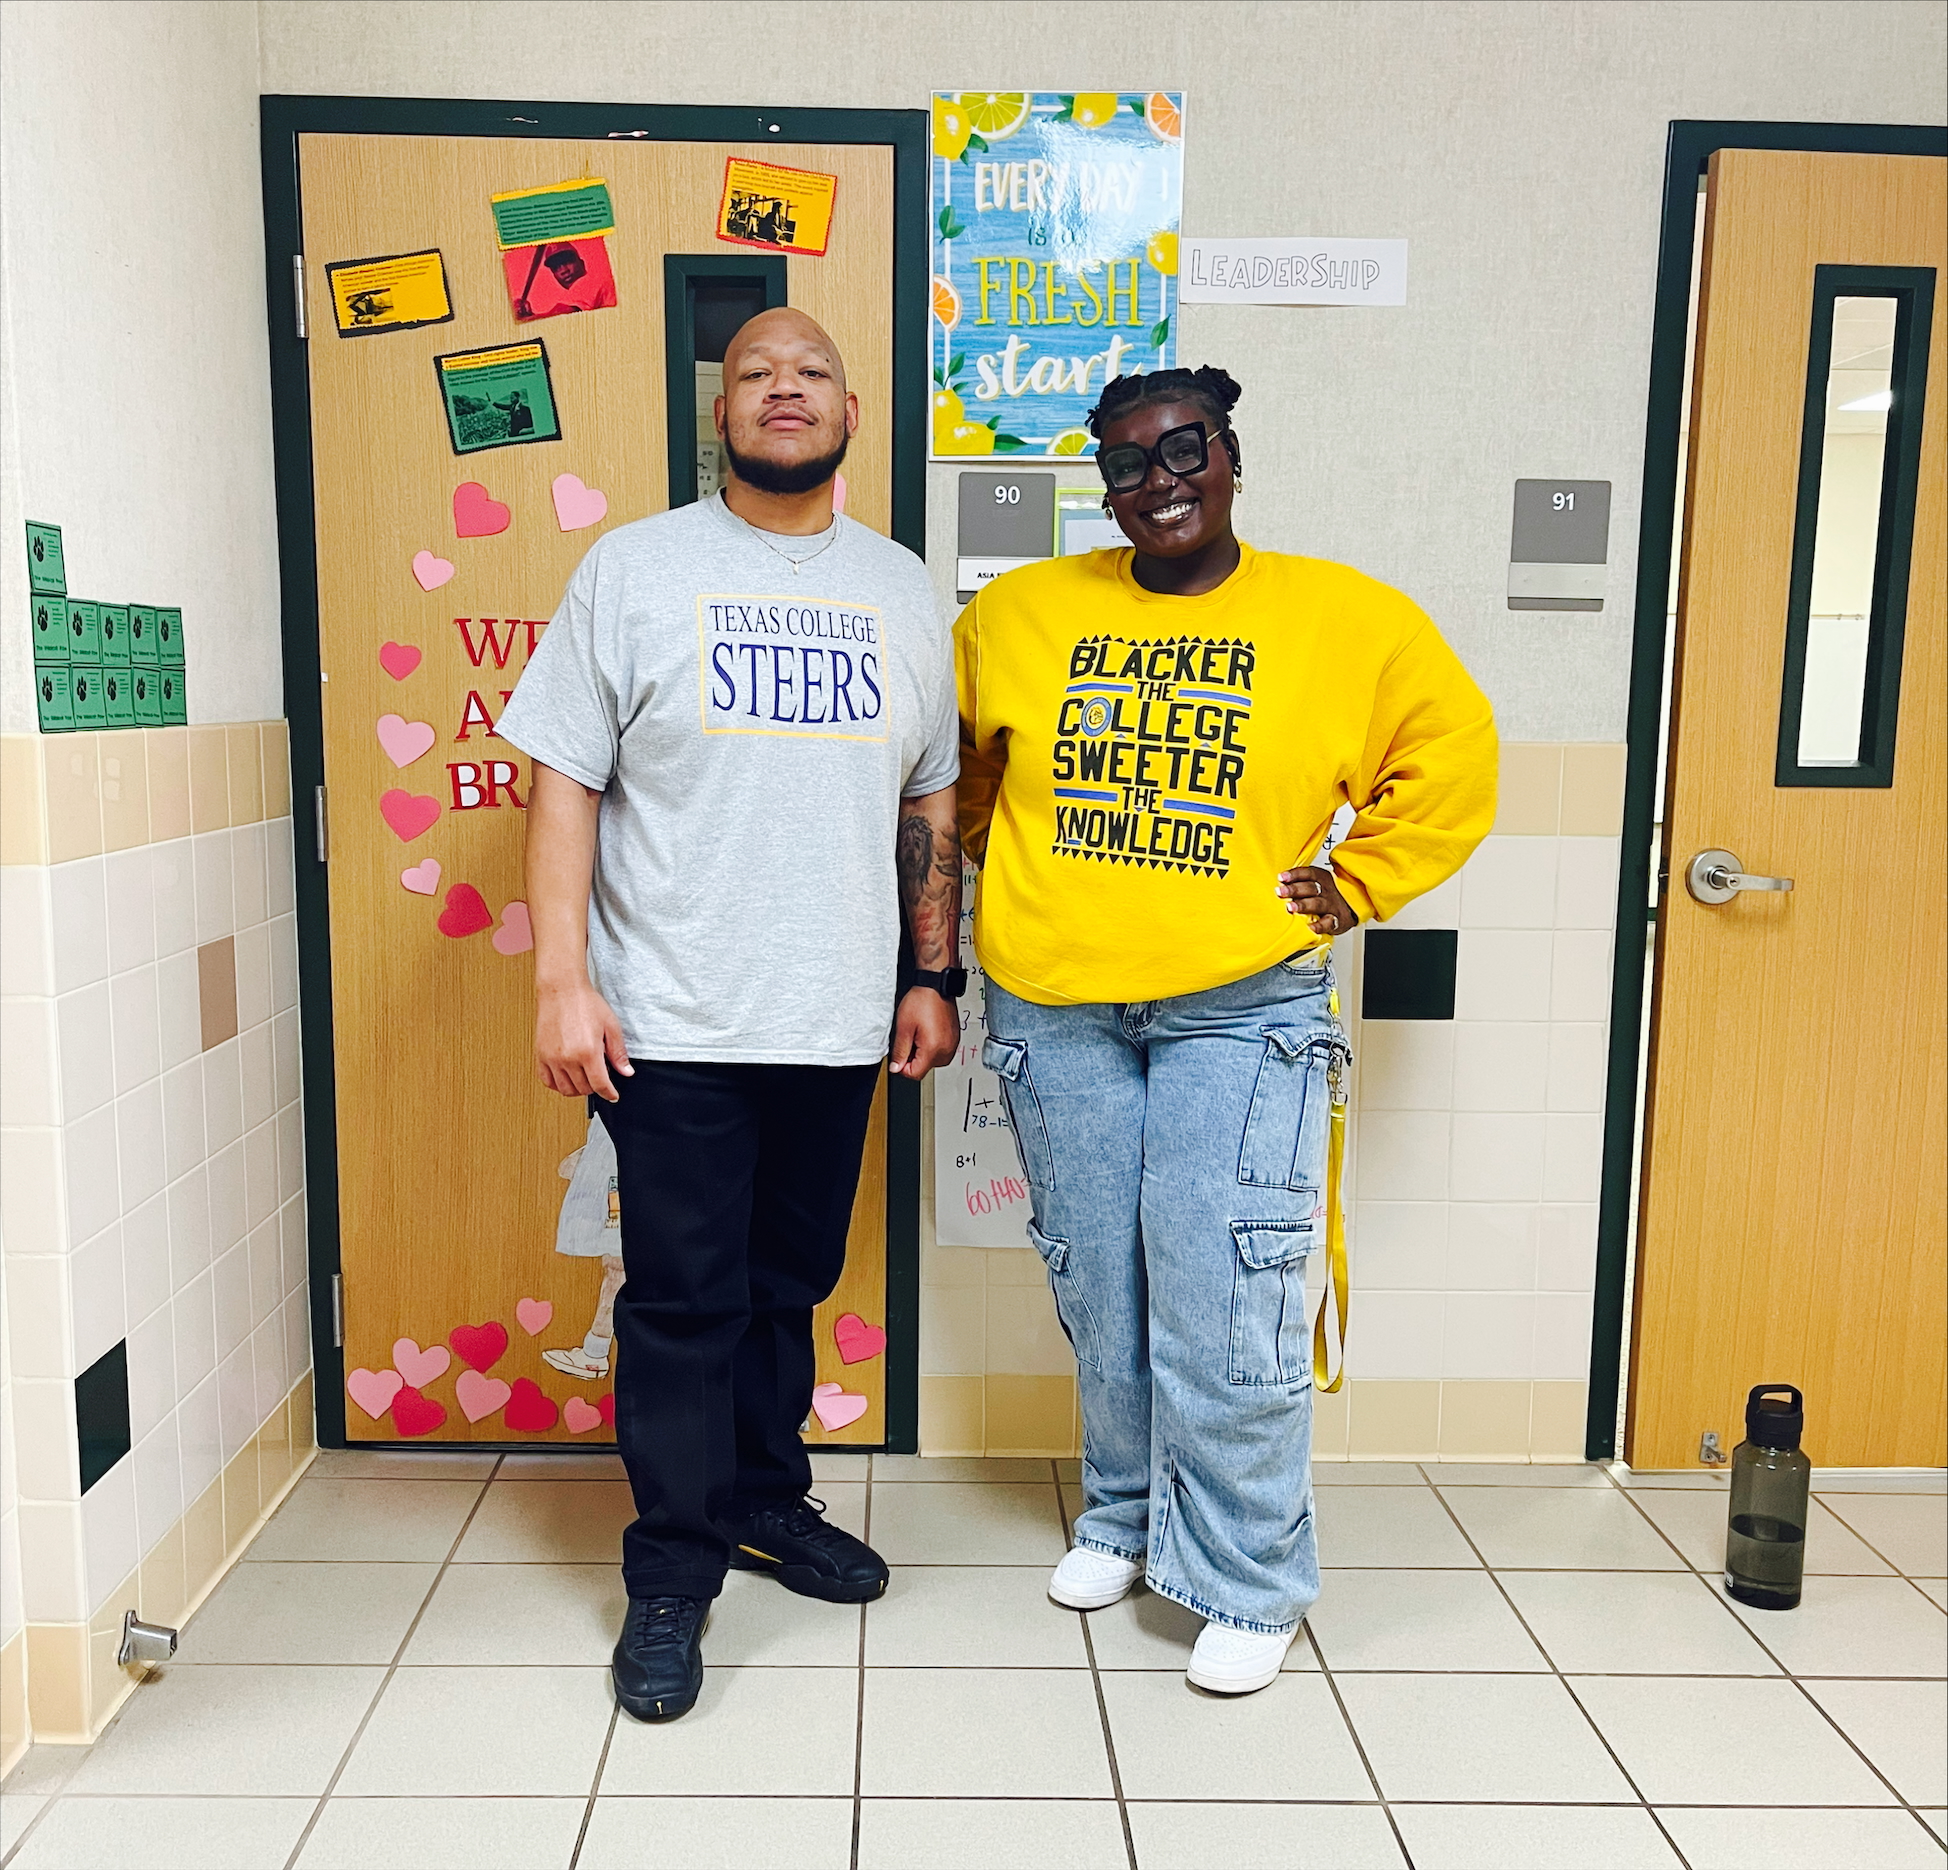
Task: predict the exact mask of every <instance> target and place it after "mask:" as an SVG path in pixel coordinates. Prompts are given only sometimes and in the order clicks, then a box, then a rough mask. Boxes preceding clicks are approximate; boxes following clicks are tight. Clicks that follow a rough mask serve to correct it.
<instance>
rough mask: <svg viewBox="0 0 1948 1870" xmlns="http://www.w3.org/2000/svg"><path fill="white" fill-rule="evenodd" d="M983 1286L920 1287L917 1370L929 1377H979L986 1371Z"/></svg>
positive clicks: (986, 1296) (985, 1303) (985, 1325)
mask: <svg viewBox="0 0 1948 1870" xmlns="http://www.w3.org/2000/svg"><path fill="white" fill-rule="evenodd" d="M987 1308H988V1294H987V1288H986V1287H985V1286H923V1287H922V1288H921V1291H920V1368H921V1369H922V1370H923V1371H925V1372H926V1374H927V1375H929V1376H979V1375H980V1374H981V1373H982V1372H983V1371H985V1370H986V1369H987V1367H988V1360H987V1352H988V1344H987Z"/></svg>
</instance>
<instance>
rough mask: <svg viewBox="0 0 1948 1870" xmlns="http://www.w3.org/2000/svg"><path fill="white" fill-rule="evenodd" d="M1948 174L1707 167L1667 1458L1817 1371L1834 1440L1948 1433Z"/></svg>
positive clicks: (1931, 1454) (1656, 1279)
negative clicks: (1946, 269)
mask: <svg viewBox="0 0 1948 1870" xmlns="http://www.w3.org/2000/svg"><path fill="white" fill-rule="evenodd" d="M1945 182H1948V163H1944V162H1942V161H1941V160H1939V159H1935V158H1928V157H1895V156H1867V155H1809V154H1801V153H1781V152H1773V151H1758V150H1723V151H1721V152H1719V154H1718V155H1717V156H1716V157H1714V158H1713V161H1712V165H1711V170H1710V174H1709V178H1708V184H1707V202H1706V224H1705V244H1704V262H1703V265H1704V270H1703V275H1702V291H1701V295H1700V300H1699V313H1698V337H1697V351H1696V360H1695V366H1694V378H1693V400H1692V417H1691V443H1690V449H1691V452H1690V462H1689V473H1690V481H1689V487H1688V490H1687V501H1686V514H1685V527H1684V557H1683V573H1682V582H1681V586H1680V592H1679V604H1678V626H1677V627H1678V635H1677V652H1676V663H1675V671H1676V672H1675V675H1674V678H1673V703H1672V718H1671V728H1670V771H1669V782H1668V790H1667V798H1666V804H1665V814H1664V816H1665V826H1666V833H1665V836H1666V842H1665V850H1664V861H1663V867H1664V870H1665V872H1666V876H1667V881H1666V884H1665V887H1664V890H1663V894H1662V899H1661V901H1662V907H1661V910H1660V914H1659V923H1658V957H1657V986H1656V998H1655V1001H1654V1009H1653V1016H1652V1018H1653V1025H1652V1047H1653V1051H1652V1066H1651V1081H1650V1093H1649V1101H1648V1104H1647V1108H1646V1117H1645V1125H1646V1127H1645V1144H1644V1148H1645V1156H1644V1177H1643V1194H1642V1201H1641V1206H1640V1213H1641V1217H1642V1218H1641V1231H1640V1236H1639V1241H1638V1251H1637V1293H1636V1302H1637V1317H1636V1331H1635V1334H1634V1338H1633V1344H1632V1370H1631V1379H1632V1380H1631V1388H1630V1399H1631V1408H1630V1424H1629V1435H1628V1438H1627V1443H1626V1446H1627V1451H1628V1458H1629V1460H1630V1461H1631V1462H1632V1463H1633V1464H1634V1465H1636V1466H1639V1467H1649V1468H1669V1467H1681V1466H1688V1465H1692V1464H1695V1463H1697V1462H1698V1461H1699V1459H1700V1444H1701V1440H1702V1437H1703V1436H1704V1434H1705V1433H1706V1432H1715V1433H1716V1435H1717V1436H1718V1438H1719V1441H1720V1444H1721V1445H1722V1446H1723V1447H1725V1448H1730V1447H1731V1445H1732V1444H1733V1443H1734V1442H1736V1441H1738V1440H1739V1439H1741V1438H1742V1435H1743V1423H1744V1403H1745V1397H1746V1392H1747V1391H1748V1389H1749V1388H1750V1387H1751V1386H1753V1385H1755V1384H1759V1383H1793V1384H1797V1385H1798V1386H1799V1387H1800V1388H1801V1389H1802V1390H1803V1391H1804V1392H1805V1396H1806V1447H1807V1450H1808V1452H1809V1453H1810V1455H1811V1456H1812V1459H1813V1460H1814V1461H1815V1462H1816V1463H1819V1464H1823V1465H1829V1466H1848V1467H1851V1466H1907V1465H1937V1464H1939V1463H1941V1462H1942V1461H1943V1459H1944V1415H1943V1342H1942V1328H1941V1323H1942V1316H1943V1304H1944V1287H1943V1275H1944V1236H1945V1234H1948V1228H1945V1227H1944V1212H1943V1188H1944V1181H1945V1180H1948V1175H1945V1174H1944V1169H1945V1165H1944V1147H1943V1145H1944V1128H1945V1125H1944V1075H1945V1071H1948V1033H1945V1031H1944V1013H1945V1012H1948V1007H1945V1006H1944V910H1945V909H1948V887H1945V884H1944V873H1943V849H1944V839H1945V838H1948V817H1945V816H1944V763H1945V761H1948V733H1945V732H1944V728H1945V727H1948V707H1945V705H1944V702H1945V697H1948V667H1945V666H1944V628H1943V612H1944V564H1945V560H1944V547H1945V546H1948V541H1944V537H1943V502H1944V478H1943V443H1942V414H1943V380H1942V371H1943V363H1944V354H1945V353H1948V344H1944V340H1943V323H1942V320H1943V303H1944V294H1943V291H1942V272H1943V258H1944V255H1943V246H1944V238H1943V230H1944V227H1948V189H1945V188H1944V183H1945ZM1785 879H1790V880H1791V888H1790V890H1789V891H1788V890H1786V889H1784V888H1781V887H1777V885H1779V884H1780V883H1782V882H1783V880H1785ZM1768 885H1772V886H1773V887H1768Z"/></svg>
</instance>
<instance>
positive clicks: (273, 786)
mask: <svg viewBox="0 0 1948 1870" xmlns="http://www.w3.org/2000/svg"><path fill="white" fill-rule="evenodd" d="M257 732H258V737H259V742H260V753H261V757H262V759H263V763H264V816H265V817H266V818H283V817H286V816H288V815H289V813H290V810H291V730H290V728H289V726H288V725H287V724H286V723H285V722H283V721H263V722H260V723H259V725H258V729H257Z"/></svg>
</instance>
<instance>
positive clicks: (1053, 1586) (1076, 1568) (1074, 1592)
mask: <svg viewBox="0 0 1948 1870" xmlns="http://www.w3.org/2000/svg"><path fill="white" fill-rule="evenodd" d="M1142 1575H1143V1567H1142V1565H1141V1564H1140V1563H1138V1561H1137V1560H1135V1559H1133V1558H1111V1557H1110V1555H1109V1554H1108V1553H1107V1552H1094V1551H1091V1550H1090V1549H1089V1547H1087V1546H1086V1545H1078V1546H1076V1547H1074V1548H1073V1549H1072V1550H1071V1551H1070V1552H1069V1554H1068V1556H1067V1557H1065V1558H1064V1559H1063V1560H1062V1562H1061V1564H1059V1565H1057V1566H1056V1567H1055V1575H1054V1576H1053V1577H1052V1578H1050V1579H1049V1581H1048V1594H1049V1596H1050V1597H1052V1598H1054V1599H1055V1601H1056V1602H1057V1603H1058V1604H1066V1605H1068V1607H1069V1608H1070V1609H1071V1610H1103V1609H1106V1608H1107V1607H1108V1606H1109V1605H1111V1604H1114V1603H1118V1602H1120V1601H1121V1600H1122V1599H1123V1598H1125V1597H1127V1596H1129V1594H1130V1586H1131V1585H1133V1584H1134V1583H1135V1582H1136V1581H1137V1579H1138V1578H1139V1577H1141V1576H1142Z"/></svg>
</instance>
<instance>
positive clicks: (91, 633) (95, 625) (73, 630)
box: [68, 597, 101, 662]
mask: <svg viewBox="0 0 1948 1870" xmlns="http://www.w3.org/2000/svg"><path fill="white" fill-rule="evenodd" d="M68 660H69V661H70V662H99V661H100V660H101V606H100V605H99V604H91V603H90V602H89V601H88V600H87V599H86V598H85V597H71V598H69V599H68Z"/></svg>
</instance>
